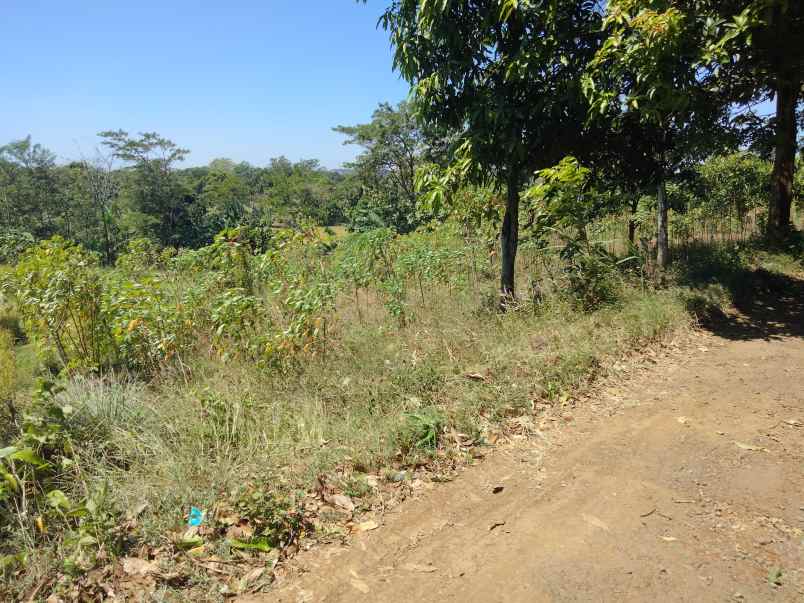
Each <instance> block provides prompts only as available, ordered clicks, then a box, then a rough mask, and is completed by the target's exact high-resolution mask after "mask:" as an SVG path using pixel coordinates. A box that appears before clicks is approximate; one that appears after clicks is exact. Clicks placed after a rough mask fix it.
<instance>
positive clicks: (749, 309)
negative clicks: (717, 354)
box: [679, 250, 804, 341]
mask: <svg viewBox="0 0 804 603" xmlns="http://www.w3.org/2000/svg"><path fill="white" fill-rule="evenodd" d="M679 277H680V281H681V283H682V284H685V285H687V286H689V287H691V288H692V289H693V290H695V291H698V292H700V293H699V294H696V295H694V296H693V297H692V298H690V299H689V301H688V303H687V308H688V310H689V311H690V312H691V313H692V314H694V315H695V316H697V317H698V319H699V322H700V324H701V326H702V327H703V328H705V329H707V330H709V331H711V332H712V333H714V334H716V335H719V336H721V337H725V338H726V339H733V340H743V341H745V340H751V339H764V340H771V339H779V338H782V337H804V280H802V279H799V278H796V277H794V276H790V275H787V274H781V273H778V272H770V271H768V270H764V269H762V268H756V269H754V268H748V267H746V266H745V264H744V263H742V262H740V261H739V260H738V259H737V258H735V257H734V256H730V255H729V253H728V251H726V252H723V250H720V251H718V250H707V251H701V252H700V253H699V254H698V255H697V256H696V257H695V258H694V259H691V260H690V261H689V262H688V263H686V264H684V265H683V266H681V267H680V274H679ZM718 286H720V287H722V288H723V289H725V290H726V292H727V294H728V295H729V297H730V298H731V299H732V300H733V304H734V311H728V312H724V311H723V310H722V309H721V308H720V306H719V305H717V304H714V303H712V301H711V296H708V295H707V291H708V289H711V288H712V287H718Z"/></svg>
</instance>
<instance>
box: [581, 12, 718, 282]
mask: <svg viewBox="0 0 804 603" xmlns="http://www.w3.org/2000/svg"><path fill="white" fill-rule="evenodd" d="M672 4H673V3H672V2H667V1H666V0H610V1H609V2H608V4H607V6H606V18H605V20H604V31H605V33H606V40H605V42H604V44H603V46H602V47H601V48H600V50H599V51H598V52H597V54H596V55H595V57H594V60H592V61H591V62H590V63H589V65H588V66H587V67H586V73H585V74H584V88H585V92H586V95H587V97H588V98H589V99H590V104H591V115H592V116H593V117H595V116H601V117H602V118H603V119H605V120H608V121H612V122H613V123H614V124H615V128H622V127H623V126H624V125H625V124H631V127H634V126H636V127H637V128H638V129H637V133H638V138H639V140H638V143H639V146H640V147H642V148H645V149H647V151H648V152H647V154H646V159H647V167H648V170H647V172H648V173H650V174H652V180H653V182H654V183H655V186H656V199H657V216H658V218H657V236H656V249H657V252H656V263H657V265H658V266H659V267H660V268H664V267H666V266H667V264H668V263H669V261H670V250H669V240H668V222H667V220H668V207H669V205H668V201H667V193H666V182H667V179H668V178H669V177H670V176H672V174H673V173H674V172H676V171H678V170H679V169H680V168H682V167H683V166H684V165H685V164H687V165H688V164H689V163H690V162H695V161H696V160H699V159H701V158H703V157H704V156H706V155H707V154H708V153H709V152H711V151H712V150H715V149H717V148H718V146H720V144H721V143H722V142H724V140H725V139H727V138H728V137H727V135H726V133H727V132H728V129H727V121H728V102H727V101H726V99H725V98H724V97H723V96H722V95H719V94H716V93H715V92H714V91H713V89H712V87H711V85H710V84H711V81H710V78H709V77H708V74H707V73H702V72H701V70H700V69H699V65H700V57H701V38H700V32H699V30H698V28H697V26H696V24H695V23H694V22H693V21H691V20H690V19H688V18H687V17H686V15H685V14H684V13H683V12H682V11H681V10H679V9H678V8H676V7H675V6H673V5H672Z"/></svg>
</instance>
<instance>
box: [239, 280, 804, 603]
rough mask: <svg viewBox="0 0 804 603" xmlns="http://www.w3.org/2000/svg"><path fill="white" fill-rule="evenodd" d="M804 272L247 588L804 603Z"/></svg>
mask: <svg viewBox="0 0 804 603" xmlns="http://www.w3.org/2000/svg"><path fill="white" fill-rule="evenodd" d="M800 284H801V283H796V286H795V287H792V289H791V290H790V291H789V292H788V293H787V297H786V299H783V300H781V301H777V302H776V303H777V304H778V306H774V305H773V304H768V303H765V304H762V303H759V302H756V303H754V304H751V305H750V306H749V307H745V308H743V310H744V312H745V313H744V314H743V315H741V316H731V317H727V318H724V319H722V320H719V321H718V322H717V323H716V324H713V325H712V326H710V331H709V332H706V331H701V332H700V333H698V334H696V336H695V337H694V339H693V341H687V342H685V343H684V344H683V345H680V346H679V347H677V348H675V350H674V351H673V350H672V349H671V351H670V352H669V353H668V354H666V355H663V356H661V357H656V358H654V359H653V361H652V362H650V363H649V364H650V368H648V369H646V370H640V371H637V374H636V375H634V376H632V377H630V378H628V379H626V380H624V381H622V382H620V383H615V382H610V383H608V384H606V385H604V386H603V387H601V388H600V390H599V391H598V392H596V393H595V395H594V396H593V397H592V398H591V399H590V400H588V401H586V402H585V403H583V404H580V405H578V407H577V408H576V409H574V410H573V411H572V413H571V414H572V416H571V419H570V420H569V421H568V422H567V421H563V420H562V421H561V423H562V424H561V426H560V427H558V428H556V427H553V428H551V429H549V430H548V429H546V428H547V427H548V426H549V425H556V423H550V424H549V425H548V424H545V425H543V426H542V437H535V438H531V439H528V440H523V441H519V442H514V443H512V444H510V445H506V446H502V447H501V448H500V449H499V450H498V451H495V452H494V453H492V454H490V455H489V457H488V458H487V460H486V461H485V462H483V463H482V464H481V465H479V466H477V467H473V468H471V469H469V470H467V471H466V472H465V473H463V474H462V475H461V476H460V477H459V479H457V480H456V481H454V482H452V483H450V484H446V485H438V486H436V487H434V488H432V489H430V490H428V491H426V492H424V493H422V494H421V496H420V497H419V498H418V499H417V500H414V501H410V502H407V503H405V504H403V505H401V506H400V507H398V508H397V509H395V511H394V512H392V513H389V514H387V515H386V516H385V518H384V520H383V523H384V525H383V526H382V527H381V528H380V529H378V530H376V531H372V532H367V533H364V534H362V535H360V536H358V537H356V538H355V539H354V541H353V542H352V545H351V546H350V547H336V546H329V547H321V548H319V549H317V550H314V551H310V552H307V553H304V554H302V555H300V556H299V557H298V559H297V560H296V562H295V564H296V566H297V568H298V569H299V570H301V573H300V575H292V576H289V577H288V578H287V579H286V580H285V581H284V582H283V583H280V584H279V587H278V588H277V589H276V590H275V591H274V592H273V593H270V594H268V595H263V596H262V597H261V598H252V599H250V600H259V601H281V602H293V603H295V602H297V601H326V602H332V601H378V602H388V603H393V602H401V601H461V602H503V601H506V602H508V601H511V602H518V601H522V602H525V601H527V602H528V603H532V602H534V601H696V602H697V601H804V337H802V336H803V335H804V332H802V325H803V324H804V321H803V320H802V317H803V316H804V314H802V313H801V305H802V301H804V299H803V296H802V295H801V294H802V288H801V287H800ZM648 360H649V361H650V360H651V359H650V358H649V359H648ZM567 418H569V417H567ZM499 486H502V490H501V491H499V492H498V493H494V490H495V487H499ZM496 489H497V490H499V488H496ZM779 572H781V573H779ZM774 582H775V584H774ZM243 600H244V601H245V600H246V599H243Z"/></svg>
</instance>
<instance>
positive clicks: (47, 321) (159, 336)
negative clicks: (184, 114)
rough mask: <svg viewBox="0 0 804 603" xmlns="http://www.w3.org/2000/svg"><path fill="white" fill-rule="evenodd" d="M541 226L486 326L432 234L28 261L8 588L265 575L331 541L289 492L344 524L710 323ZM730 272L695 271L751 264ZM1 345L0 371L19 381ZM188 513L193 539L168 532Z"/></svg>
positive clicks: (12, 397) (13, 401)
mask: <svg viewBox="0 0 804 603" xmlns="http://www.w3.org/2000/svg"><path fill="white" fill-rule="evenodd" d="M545 176H548V175H547V174H546V175H545ZM545 182H547V183H548V184H547V186H549V182H550V178H547V177H546V178H545ZM568 190H570V191H571V190H572V188H571V187H570V189H568ZM554 193H555V194H559V193H557V192H555V191H554V192H550V191H546V190H541V191H538V192H536V193H534V195H536V196H539V195H541V196H542V197H544V196H545V195H547V196H550V195H551V194H554ZM570 197H571V195H570ZM556 202H558V201H556ZM554 215H556V216H560V215H561V212H554ZM571 215H572V214H568V216H571ZM568 219H569V217H568ZM551 223H552V224H553V226H550V227H549V228H547V229H546V230H545V233H556V236H558V239H557V240H559V241H563V242H562V243H561V245H560V246H559V248H557V249H556V248H554V247H552V246H550V245H546V244H543V243H542V244H538V245H533V246H530V247H528V248H526V250H525V251H524V252H523V253H522V254H521V257H520V261H521V262H522V266H521V268H522V269H523V270H525V271H527V272H528V274H529V276H530V278H531V279H532V281H533V282H535V283H539V287H538V292H535V294H534V296H533V297H531V298H520V300H519V301H518V303H517V305H516V306H512V307H510V308H509V311H508V312H506V313H502V314H501V313H499V312H498V310H497V305H496V295H495V294H494V281H493V278H494V270H493V264H491V263H489V259H488V257H486V253H485V251H484V250H485V245H483V244H481V243H482V240H478V239H476V238H464V236H462V234H461V230H462V229H461V228H460V226H459V225H458V224H456V223H452V222H448V223H446V224H444V225H441V226H438V227H435V228H433V229H430V230H422V231H420V232H417V233H414V234H410V235H404V236H400V235H396V234H394V233H393V232H392V231H391V230H387V229H386V230H374V231H369V232H366V233H357V234H353V235H350V236H348V237H346V238H343V239H341V240H339V241H338V242H337V244H336V245H335V246H334V247H333V245H332V244H331V243H327V242H325V241H322V239H321V238H319V236H318V234H317V231H315V230H311V231H290V230H288V231H275V232H272V233H271V234H270V237H269V238H268V239H267V241H264V248H263V250H261V251H258V250H256V249H255V247H254V246H253V245H252V243H251V242H250V240H249V237H248V236H247V234H246V232H245V231H244V232H241V231H240V230H238V229H234V230H228V231H223V232H222V233H221V234H220V235H219V236H218V237H217V238H216V242H215V243H213V244H212V245H210V246H208V247H204V248H201V249H198V250H195V251H189V250H182V251H179V252H175V251H172V252H171V251H169V250H158V249H154V248H153V247H151V246H147V245H139V244H136V245H132V247H131V250H130V251H129V252H128V253H127V254H125V255H123V256H121V257H120V259H119V261H118V266H117V267H116V268H105V267H103V266H102V265H101V263H100V261H99V258H98V257H97V256H95V255H93V254H92V253H91V252H87V251H86V250H84V249H82V248H81V247H79V246H76V245H75V244H72V243H69V242H66V241H64V240H62V239H59V238H54V239H51V240H47V241H43V242H42V243H40V244H39V245H37V246H34V247H32V248H30V249H28V250H27V251H25V252H24V253H23V254H22V255H21V257H20V260H19V262H18V264H17V266H16V268H15V269H14V270H12V271H8V273H7V274H6V275H5V277H4V291H5V292H6V295H8V296H9V299H10V300H13V302H14V304H15V305H16V307H18V308H19V313H20V314H19V315H20V317H21V320H22V322H23V324H24V325H25V333H26V334H27V336H28V337H29V338H30V339H31V341H33V342H34V345H35V346H36V348H37V350H38V354H39V358H41V362H40V363H39V365H38V368H37V369H36V371H37V372H38V374H39V378H40V384H41V385H40V386H39V387H38V389H37V390H36V391H35V392H33V394H32V395H27V394H25V393H22V394H20V392H19V390H18V389H17V388H16V386H15V385H14V382H15V379H14V377H13V374H14V371H13V370H10V369H9V370H6V369H5V368H4V371H3V376H4V381H3V383H2V384H0V385H1V386H2V395H3V397H4V400H6V401H8V405H7V407H6V410H4V412H6V413H7V414H8V415H9V418H10V419H11V426H10V428H9V429H7V430H6V433H5V435H4V446H5V447H4V448H3V449H2V457H3V458H2V460H1V461H0V462H2V467H3V469H2V477H3V484H2V490H0V492H1V493H2V502H1V503H0V512H2V514H3V525H4V526H5V528H4V531H3V534H2V538H3V554H4V555H5V556H4V557H3V559H4V561H3V564H4V567H5V568H6V569H5V570H4V571H5V572H7V575H9V576H11V575H14V576H16V579H15V580H14V581H11V582H9V583H8V584H9V585H11V584H12V583H13V584H14V587H13V588H15V589H19V590H15V591H14V592H22V591H24V590H25V588H30V587H31V585H32V582H31V581H35V580H36V579H38V578H37V576H38V572H41V571H52V570H50V569H49V568H53V569H54V570H55V571H57V572H59V575H60V576H61V577H60V578H58V579H57V580H56V582H54V583H53V585H52V586H53V589H55V592H59V593H62V595H63V596H66V595H67V594H68V592H69V590H70V588H71V586H70V584H71V583H73V581H76V580H77V581H78V582H77V583H78V584H83V585H84V586H83V587H82V588H85V587H86V588H88V587H87V581H88V580H89V578H88V576H90V575H92V574H88V573H87V572H90V571H91V570H93V569H95V568H102V567H105V566H107V565H108V564H109V563H111V562H113V561H114V559H116V558H120V557H127V556H130V555H132V554H134V551H135V550H143V549H142V547H143V546H144V547H146V548H147V550H151V551H157V550H159V551H162V552H161V553H158V554H157V553H154V555H155V556H156V557H157V558H159V559H160V560H161V561H160V563H162V564H163V565H164V567H162V570H160V571H163V572H164V573H165V574H166V575H170V573H171V571H174V572H187V571H188V570H187V568H186V567H184V565H183V562H182V559H183V558H184V557H183V556H184V555H185V553H183V552H182V551H186V550H189V549H193V550H206V551H208V553H207V554H211V553H212V552H213V551H218V554H223V555H224V556H227V555H229V556H231V555H241V556H243V555H245V556H247V557H249V556H250V557H252V558H253V559H255V560H258V559H259V557H260V556H266V555H267V556H268V558H275V557H271V555H272V553H271V551H276V553H281V552H282V551H284V550H286V549H287V547H288V546H289V545H291V544H292V543H294V542H296V541H297V540H298V538H300V537H301V536H302V535H303V534H305V533H310V532H311V531H315V530H316V529H318V530H319V531H321V530H325V526H327V525H330V523H329V521H330V519H329V518H328V517H327V515H326V513H323V512H321V510H320V508H319V507H317V506H315V505H313V506H310V503H309V499H308V498H307V497H305V495H304V492H306V491H309V490H311V489H312V490H315V488H318V487H320V484H322V483H324V484H327V485H326V488H330V489H333V488H334V489H335V491H337V490H338V489H340V490H341V491H342V492H345V493H347V494H346V495H347V496H349V497H350V500H352V501H353V503H355V504H358V505H359V504H360V501H361V500H362V499H365V500H370V499H371V495H372V492H373V490H374V488H375V487H376V485H375V486H371V485H368V486H367V485H366V483H367V482H366V481H365V479H366V478H365V477H362V476H364V475H367V474H374V475H377V474H379V475H381V476H382V475H387V476H388V477H387V479H391V480H395V479H399V478H397V477H396V476H397V474H398V473H399V472H400V471H403V470H405V469H408V468H412V467H416V466H420V465H430V466H432V467H433V468H436V467H442V468H443V467H450V466H453V465H455V464H460V463H461V462H463V461H462V459H465V458H468V456H469V455H470V453H468V452H467V449H466V448H465V447H461V446H458V445H455V444H454V442H453V441H452V440H451V439H450V436H449V434H454V433H460V434H464V435H463V436H462V437H464V438H467V440H469V441H472V442H474V443H475V445H481V446H482V444H483V442H484V441H488V438H489V436H490V434H491V433H492V432H493V431H494V430H495V429H496V428H495V426H496V424H497V422H499V421H501V420H503V419H504V418H505V417H510V416H516V415H520V414H531V413H533V412H537V413H538V412H539V410H538V409H539V408H544V407H546V406H549V405H551V404H561V403H563V402H566V401H567V400H568V399H569V398H570V397H571V396H572V394H573V392H575V391H576V390H577V389H578V388H579V387H582V386H583V384H585V383H586V382H588V380H589V379H590V378H593V377H594V375H595V374H596V373H598V372H600V371H605V370H606V368H605V367H606V366H607V363H608V362H609V361H610V360H611V359H614V358H616V357H617V356H619V355H621V354H624V353H626V352H628V351H629V350H631V349H632V348H634V347H635V346H639V345H645V344H647V343H649V342H651V341H656V340H659V339H661V338H662V337H663V336H665V335H666V334H668V333H671V332H673V331H674V330H675V329H678V328H681V327H684V326H685V325H687V324H689V323H690V321H691V320H692V318H690V315H689V314H688V309H689V308H692V309H693V310H695V311H700V312H702V313H704V312H708V311H709V309H710V308H711V307H712V305H713V304H722V303H725V302H726V301H727V299H728V298H727V297H721V298H718V297H717V296H716V295H712V293H711V292H710V291H709V289H708V287H710V286H711V284H710V283H705V284H704V286H705V287H706V288H707V289H706V292H705V294H704V293H696V292H694V291H693V290H692V289H688V288H675V287H671V288H669V289H668V288H662V289H657V288H656V287H655V284H654V281H653V280H651V279H650V278H646V276H645V274H644V272H643V271H641V270H639V269H635V267H636V266H639V265H642V263H641V262H642V260H641V259H640V258H630V259H628V258H627V259H628V261H626V262H623V261H622V258H616V257H615V256H611V255H609V254H608V253H604V252H602V251H600V250H599V249H598V247H596V243H595V242H594V240H593V239H592V238H591V237H590V235H592V236H593V235H594V229H592V230H591V231H589V232H587V230H586V229H585V228H581V231H582V232H581V231H579V230H578V229H577V228H575V227H574V226H571V225H570V227H569V228H565V227H566V226H568V225H567V224H565V223H563V222H561V220H558V221H554V222H551ZM545 236H546V235H545ZM728 249H730V248H727V247H724V248H723V252H722V254H721V255H716V256H712V258H713V259H712V258H710V259H709V260H707V261H709V262H712V261H715V262H717V263H719V265H720V266H722V270H723V271H726V270H736V269H737V268H738V267H739V268H740V269H744V268H743V267H745V266H747V265H748V263H749V262H750V261H751V260H750V254H746V253H739V252H732V251H728ZM724 259H728V262H726V261H724ZM694 270H695V264H690V271H692V272H688V273H687V274H690V275H692V274H693V273H694ZM705 270H706V271H708V273H710V274H711V273H712V270H711V266H710V267H709V268H706V269H705ZM679 282H681V281H679ZM685 282H687V283H689V284H690V285H694V286H695V287H698V286H699V285H698V284H695V283H696V281H695V279H694V278H692V276H690V277H685ZM724 282H726V281H725V280H724ZM690 285H688V286H690ZM704 295H705V299H706V301H705V303H703V302H700V301H696V300H700V299H702V296H704ZM484 299H488V300H489V303H484V302H483V300H484ZM79 302H80V303H79ZM578 309H580V310H582V312H578V311H577V310H578ZM3 333H4V335H3V337H4V338H3V339H2V343H3V346H2V348H0V363H2V364H3V366H4V367H6V368H8V367H16V368H17V370H28V371H30V370H31V367H30V366H28V367H26V366H23V365H20V363H18V362H15V359H14V349H15V346H14V337H13V336H12V335H11V334H10V333H9V332H7V331H3ZM17 349H19V348H17ZM48 367H51V368H48ZM54 371H55V372H54ZM56 373H60V374H61V376H60V377H56V376H55V374H56ZM389 468H391V469H393V470H392V471H390V472H388V471H387V469H389ZM401 475H404V473H402V474H401ZM322 480H323V481H322ZM193 506H194V507H196V508H198V509H203V510H205V511H206V514H207V515H206V517H208V519H205V522H206V523H204V524H203V530H198V529H190V528H186V529H185V528H182V527H181V526H182V524H183V523H185V521H186V519H184V518H185V516H186V514H188V513H189V512H190V507H193ZM335 525H337V522H336V524H335ZM326 529H331V528H326ZM165 543H168V544H167V545H166V544H165ZM166 546H167V547H168V548H167V549H165V547H166ZM48 551H51V552H53V551H58V554H57V557H58V558H59V561H58V562H56V561H55V559H54V558H51V557H50V556H49V553H48ZM165 551H174V552H175V553H174V552H170V553H166V552H165ZM237 551H239V553H237ZM196 554H197V553H196ZM54 563H55V564H56V566H55V567H54V566H53V564H54ZM263 563H264V561H263ZM171 568H172V569H171ZM196 574H197V572H196V571H195V570H193V571H190V573H189V574H188V575H190V576H195V575H196ZM193 579H195V578H193ZM198 588H200V589H201V591H200V592H204V593H205V594H204V596H207V597H212V596H213V591H210V590H204V589H205V588H213V586H211V585H208V586H206V587H205V586H203V584H201V585H199V586H198ZM11 592H12V591H8V593H9V595H8V596H11Z"/></svg>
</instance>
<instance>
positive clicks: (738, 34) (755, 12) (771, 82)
mask: <svg viewBox="0 0 804 603" xmlns="http://www.w3.org/2000/svg"><path fill="white" fill-rule="evenodd" d="M686 10H687V16H688V18H689V19H691V20H692V19H697V21H698V22H699V23H700V31H701V34H702V36H701V37H702V39H703V40H704V42H705V48H704V50H705V52H704V56H703V60H704V62H705V63H707V64H708V65H709V66H710V68H712V69H713V70H715V73H716V75H717V79H718V82H719V84H720V86H722V87H723V89H724V90H725V91H726V92H727V93H728V94H729V96H730V98H731V100H732V101H734V102H736V103H740V104H744V105H745V104H748V105H750V104H756V103H759V102H761V101H766V100H771V99H772V100H774V101H775V106H776V110H775V115H774V117H773V119H772V120H771V123H770V124H768V125H769V126H770V128H771V130H772V132H773V174H772V187H771V188H772V192H771V198H770V202H769V205H768V233H767V234H768V236H769V238H771V239H779V238H781V237H783V236H784V235H785V233H786V232H787V231H788V230H789V229H790V226H791V223H790V209H791V205H792V200H793V194H794V193H793V181H794V177H795V158H796V151H797V149H798V135H797V125H798V124H797V122H798V120H797V116H796V112H797V108H799V107H800V105H801V103H802V101H804V2H802V1H801V0H717V1H715V0H706V1H704V0H699V1H698V2H691V3H690V4H689V5H688V6H686ZM759 125H760V126H764V125H765V124H762V123H761V122H760V124H759Z"/></svg>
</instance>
